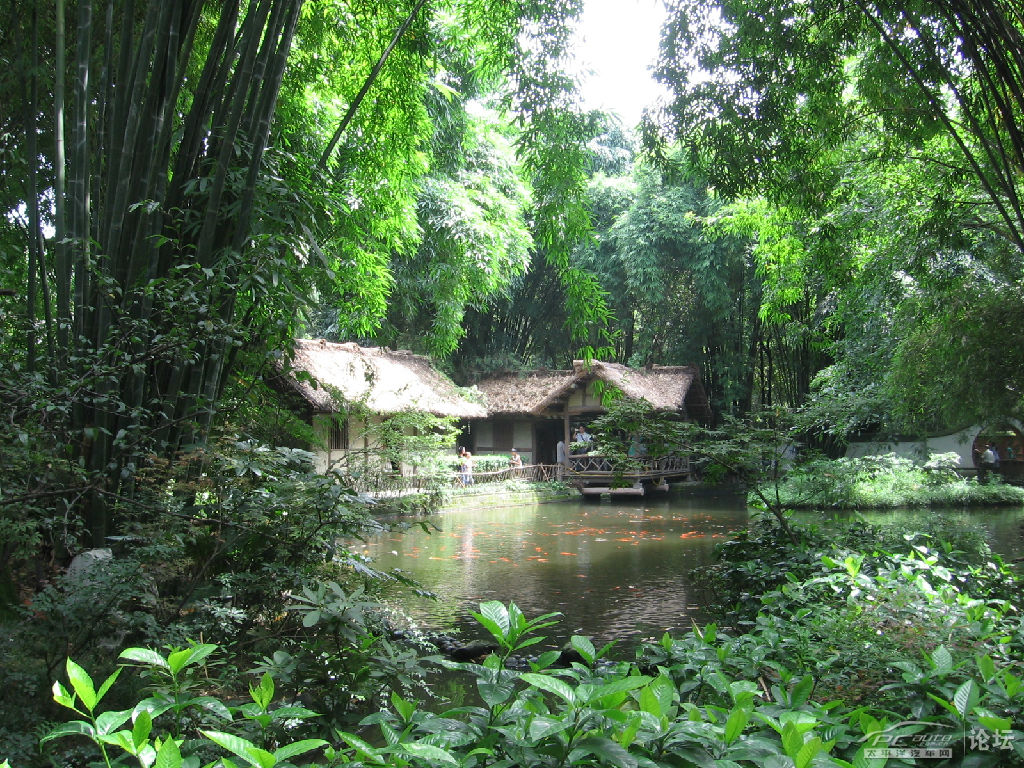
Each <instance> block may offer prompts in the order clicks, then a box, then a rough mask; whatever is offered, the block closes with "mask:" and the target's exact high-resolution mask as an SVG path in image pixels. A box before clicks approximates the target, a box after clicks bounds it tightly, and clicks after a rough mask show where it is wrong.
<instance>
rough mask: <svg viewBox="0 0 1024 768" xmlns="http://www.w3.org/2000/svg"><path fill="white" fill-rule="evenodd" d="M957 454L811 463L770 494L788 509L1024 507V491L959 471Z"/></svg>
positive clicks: (789, 475) (793, 472) (993, 477)
mask: <svg viewBox="0 0 1024 768" xmlns="http://www.w3.org/2000/svg"><path fill="white" fill-rule="evenodd" d="M956 469H957V461H956V455H955V454H943V455H935V456H932V457H931V459H930V460H929V461H927V462H924V463H918V462H913V461H911V460H909V459H905V458H901V457H898V456H895V455H893V454H889V455H887V456H866V457H862V458H843V459H836V460H834V461H827V460H818V461H809V462H806V463H804V464H800V465H798V466H796V467H794V468H793V469H792V470H791V471H789V472H787V473H785V474H784V475H783V476H782V478H781V480H780V481H779V484H778V486H777V487H772V488H770V489H768V493H769V494H771V495H773V496H777V498H778V500H779V503H780V505H781V506H782V507H786V508H789V509H885V508H895V507H973V506H979V507H980V506H1000V505H1011V504H1024V488H1020V487H1017V486H1014V485H1008V484H1006V483H1004V482H1002V481H1001V480H1000V479H999V477H998V475H995V474H993V475H991V476H990V480H989V482H986V483H982V482H979V481H978V479H977V478H975V477H964V476H962V475H960V474H958V473H957V471H956Z"/></svg>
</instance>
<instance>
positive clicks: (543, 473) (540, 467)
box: [453, 464, 562, 485]
mask: <svg viewBox="0 0 1024 768" xmlns="http://www.w3.org/2000/svg"><path fill="white" fill-rule="evenodd" d="M561 469H562V467H560V466H558V465H557V464H525V465H523V466H521V467H506V468H504V469H495V470H491V471H488V472H473V475H472V479H473V483H472V484H473V485H477V484H481V483H497V482H501V481H502V480H524V481H526V482H533V483H540V482H546V481H548V480H558V479H559V478H560V477H561V472H560V471H559V470H561ZM453 482H454V484H455V485H462V484H463V483H462V475H461V474H460V473H459V472H456V473H455V474H454V478H453Z"/></svg>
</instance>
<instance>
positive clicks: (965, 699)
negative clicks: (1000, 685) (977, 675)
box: [953, 680, 979, 718]
mask: <svg viewBox="0 0 1024 768" xmlns="http://www.w3.org/2000/svg"><path fill="white" fill-rule="evenodd" d="M978 698H979V693H978V686H976V685H975V684H974V681H973V680H965V681H964V682H963V683H962V684H961V685H960V687H959V688H957V689H956V693H955V694H954V695H953V703H954V704H955V705H956V711H957V712H959V713H960V717H962V718H966V717H967V715H968V714H969V713H970V712H971V711H972V710H973V709H974V707H975V705H976V704H977V703H978Z"/></svg>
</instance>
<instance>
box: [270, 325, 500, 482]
mask: <svg viewBox="0 0 1024 768" xmlns="http://www.w3.org/2000/svg"><path fill="white" fill-rule="evenodd" d="M270 383H271V384H272V385H273V386H275V388H277V389H278V390H280V391H283V392H286V393H288V394H289V395H291V396H293V397H292V399H293V402H296V401H297V403H296V404H297V407H298V409H299V410H301V412H302V413H303V416H304V417H305V419H306V421H307V422H308V423H310V424H311V425H312V426H313V428H314V430H315V431H316V432H317V434H318V435H319V437H320V442H321V443H322V445H321V446H314V448H313V450H314V452H315V453H316V454H317V465H318V468H319V469H320V470H321V471H323V470H325V469H327V468H328V467H330V466H332V465H333V464H334V463H335V462H337V461H339V460H341V459H344V458H347V457H348V456H349V455H350V454H352V453H353V452H359V453H362V454H364V455H367V456H370V455H372V454H373V453H374V452H375V451H379V449H381V448H382V447H383V446H380V445H377V444H375V443H374V440H373V438H372V435H373V434H374V430H373V429H372V427H373V425H374V424H379V423H380V422H382V421H383V420H385V419H387V418H388V417H389V416H394V415H395V414H397V413H402V412H406V411H418V412H421V413H430V414H433V415H435V416H452V417H456V418H458V419H469V418H483V417H485V416H486V415H487V411H486V410H485V409H484V406H483V405H482V404H481V403H478V402H473V401H472V400H470V399H469V398H467V397H466V395H465V392H464V391H463V390H460V388H459V387H457V386H456V385H455V384H454V383H453V382H452V380H451V379H449V378H448V377H447V376H445V375H444V374H443V373H441V372H440V371H438V370H437V369H436V368H435V367H434V366H433V365H432V364H431V362H430V360H429V359H428V358H426V357H422V356H420V355H415V354H413V353H411V352H405V351H393V350H388V349H384V348H380V347H361V346H359V345H358V344H353V343H347V344H337V343H334V342H330V341H325V340H323V339H298V340H297V341H296V342H295V356H294V359H293V360H292V364H291V371H290V372H289V373H287V374H280V375H278V376H276V377H274V378H273V379H272V380H271V382H270ZM295 396H297V398H296V397H295Z"/></svg>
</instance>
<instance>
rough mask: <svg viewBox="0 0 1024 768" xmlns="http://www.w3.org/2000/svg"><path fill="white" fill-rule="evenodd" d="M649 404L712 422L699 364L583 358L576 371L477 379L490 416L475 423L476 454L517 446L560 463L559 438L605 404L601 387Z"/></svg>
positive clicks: (530, 457)
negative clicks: (641, 363) (632, 364)
mask: <svg viewBox="0 0 1024 768" xmlns="http://www.w3.org/2000/svg"><path fill="white" fill-rule="evenodd" d="M601 385H603V386H612V387H615V388H617V389H619V390H621V391H622V393H623V394H624V395H626V396H627V397H630V398H633V399H636V400H642V401H644V402H646V403H648V404H649V405H650V407H651V410H653V411H663V412H672V413H677V414H679V416H680V417H681V418H685V419H690V420H694V421H708V420H710V418H711V407H710V405H709V403H708V398H707V395H706V394H705V392H704V385H703V383H702V382H701V379H700V375H699V373H698V372H697V369H696V368H695V367H693V366H663V365H653V366H649V367H646V368H640V369H634V368H629V367H627V366H625V365H620V364H618V363H605V362H601V361H597V360H595V361H591V362H590V363H589V364H587V363H584V361H582V360H577V361H575V362H574V363H573V368H572V370H571V371H546V370H543V371H531V372H529V373H525V374H516V373H508V374H503V375H500V376H493V377H490V378H487V379H484V380H483V381H480V382H477V384H476V386H477V388H478V389H479V390H480V391H481V393H483V395H484V399H485V402H486V404H487V417H486V418H484V419H477V418H474V419H473V420H472V421H471V422H470V443H471V445H472V450H473V452H474V453H478V454H479V453H488V452H504V451H508V450H511V449H512V448H516V449H517V450H518V451H519V453H520V454H521V455H522V456H523V460H524V461H528V462H531V463H541V464H554V463H555V461H556V458H557V451H556V446H557V444H558V442H559V441H564V442H565V443H566V444H568V443H569V440H570V435H571V434H572V431H573V430H574V429H575V427H576V426H577V425H580V424H583V425H585V424H587V423H588V422H589V421H590V420H591V419H593V418H594V417H595V416H597V415H598V414H600V413H603V412H604V410H605V408H604V406H603V405H602V403H601V397H600V395H599V393H598V390H599V388H600V386H601Z"/></svg>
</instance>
